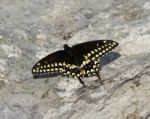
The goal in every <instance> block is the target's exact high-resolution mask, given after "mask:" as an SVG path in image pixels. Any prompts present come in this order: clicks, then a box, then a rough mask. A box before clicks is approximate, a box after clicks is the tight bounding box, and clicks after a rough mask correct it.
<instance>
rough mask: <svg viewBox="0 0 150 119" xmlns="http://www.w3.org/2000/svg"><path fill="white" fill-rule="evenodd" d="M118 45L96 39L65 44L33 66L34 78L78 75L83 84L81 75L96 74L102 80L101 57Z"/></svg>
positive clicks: (110, 41)
mask: <svg viewBox="0 0 150 119" xmlns="http://www.w3.org/2000/svg"><path fill="white" fill-rule="evenodd" d="M117 46H118V43H117V42H115V41H112V40H95V41H89V42H84V43H80V44H77V45H74V46H72V47H69V46H68V45H67V44H65V45H64V50H59V51H56V52H54V53H52V54H50V55H48V56H46V57H44V58H43V59H41V60H40V61H39V62H37V63H36V64H35V65H34V66H33V68H32V74H33V78H35V79H36V78H48V77H50V76H55V75H58V74H62V75H64V76H71V77H77V78H78V80H79V81H80V83H81V84H83V85H84V86H85V84H84V82H83V81H82V80H81V77H88V76H91V75H93V74H96V75H97V77H98V79H99V80H100V81H101V78H100V76H99V73H98V70H99V66H100V57H102V56H103V55H105V54H106V53H107V52H109V51H111V50H112V49H114V48H115V47H117Z"/></svg>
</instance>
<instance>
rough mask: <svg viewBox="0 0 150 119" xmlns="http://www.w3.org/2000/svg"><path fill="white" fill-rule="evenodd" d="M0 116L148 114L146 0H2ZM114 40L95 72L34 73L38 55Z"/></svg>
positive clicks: (149, 8) (145, 118)
mask: <svg viewBox="0 0 150 119" xmlns="http://www.w3.org/2000/svg"><path fill="white" fill-rule="evenodd" d="M0 16H1V17H0V119H91V118H93V119H150V100H149V99H150V80H149V79H150V2H149V1H148V0H105V1H104V0H92V1H86V0H82V1H81V0H70V1H68V0H61V1H56V0H32V1H29V0H22V1H19V0H18V1H17V0H13V1H10V0H1V1H0ZM98 39H99V40H100V39H112V40H115V41H117V42H118V43H119V46H118V47H117V48H116V49H115V50H113V52H111V53H109V54H108V55H106V56H105V57H103V58H102V59H101V60H102V65H103V67H102V70H101V71H100V75H101V78H102V80H103V81H104V84H103V85H101V84H100V83H99V82H98V81H97V77H95V76H93V77H89V78H84V79H83V80H84V81H85V83H86V84H87V85H88V86H87V87H86V88H83V87H82V85H81V84H80V83H79V81H78V80H77V79H72V78H67V77H62V76H58V77H52V78H49V79H41V80H33V78H32V74H31V69H32V66H33V65H34V64H35V63H36V62H37V61H38V60H39V59H41V58H43V57H44V56H46V55H48V54H50V53H52V52H55V51H57V50H61V49H62V48H63V44H64V43H67V44H69V45H70V46H72V45H75V44H77V43H81V42H84V41H92V40H98Z"/></svg>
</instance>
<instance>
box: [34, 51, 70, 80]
mask: <svg viewBox="0 0 150 119" xmlns="http://www.w3.org/2000/svg"><path fill="white" fill-rule="evenodd" d="M69 63H70V59H69V57H68V55H67V54H66V52H65V51H64V50H60V51H57V52H54V53H52V54H50V55H48V56H46V57H44V58H43V59H41V60H40V61H39V62H37V63H36V64H35V65H34V66H33V68H32V74H33V78H35V79H36V78H48V77H51V76H55V75H59V74H62V72H63V71H64V69H65V67H66V65H67V64H69Z"/></svg>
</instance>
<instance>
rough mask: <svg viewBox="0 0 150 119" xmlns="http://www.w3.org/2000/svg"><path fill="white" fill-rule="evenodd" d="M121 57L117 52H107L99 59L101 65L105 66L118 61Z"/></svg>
mask: <svg viewBox="0 0 150 119" xmlns="http://www.w3.org/2000/svg"><path fill="white" fill-rule="evenodd" d="M120 56H121V55H120V54H119V53H117V52H109V53H107V54H106V55H104V56H103V57H102V58H101V60H100V61H101V65H102V66H105V65H107V64H109V63H111V62H113V61H114V60H116V59H118V58H119V57H120Z"/></svg>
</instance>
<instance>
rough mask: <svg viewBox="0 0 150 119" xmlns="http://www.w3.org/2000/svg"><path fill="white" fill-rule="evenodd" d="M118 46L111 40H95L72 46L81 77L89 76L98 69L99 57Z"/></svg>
mask: <svg viewBox="0 0 150 119" xmlns="http://www.w3.org/2000/svg"><path fill="white" fill-rule="evenodd" d="M117 46H118V43H117V42H115V41H112V40H96V41H89V42H85V43H81V44H77V45H74V46H73V47H72V52H73V54H74V55H75V56H76V58H77V60H78V61H79V64H80V68H81V73H80V75H81V76H89V75H92V74H94V73H95V71H97V70H98V69H99V63H100V61H99V60H100V57H102V56H103V55H105V54H106V53H108V52H109V51H111V50H112V49H114V48H115V47H117Z"/></svg>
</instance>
